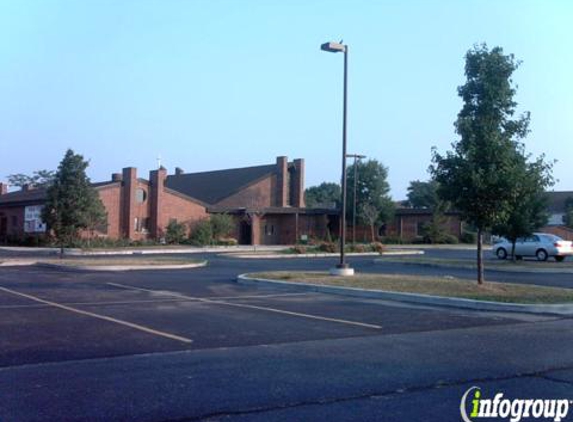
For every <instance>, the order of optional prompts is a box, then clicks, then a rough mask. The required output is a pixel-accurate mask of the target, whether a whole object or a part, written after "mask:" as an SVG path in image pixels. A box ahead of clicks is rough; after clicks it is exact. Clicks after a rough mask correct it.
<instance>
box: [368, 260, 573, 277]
mask: <svg viewBox="0 0 573 422" xmlns="http://www.w3.org/2000/svg"><path fill="white" fill-rule="evenodd" d="M374 263H375V264H382V263H386V264H404V265H417V266H420V267H432V268H458V269H462V270H477V266H476V265H473V264H472V265H464V264H460V265H457V264H448V263H440V262H407V261H392V260H385V259H384V258H379V259H375V260H374ZM485 269H486V270H488V271H499V272H502V273H531V274H573V268H554V267H553V268H524V267H521V268H503V267H501V268H500V267H497V266H493V267H492V266H488V265H487V264H485Z"/></svg>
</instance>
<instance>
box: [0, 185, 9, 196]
mask: <svg viewBox="0 0 573 422" xmlns="http://www.w3.org/2000/svg"><path fill="white" fill-rule="evenodd" d="M7 193H8V184H6V183H0V195H6V194H7Z"/></svg>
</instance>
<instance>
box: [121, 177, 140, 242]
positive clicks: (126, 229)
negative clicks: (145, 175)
mask: <svg viewBox="0 0 573 422" xmlns="http://www.w3.org/2000/svg"><path fill="white" fill-rule="evenodd" d="M122 179H123V182H122V186H121V226H120V227H121V230H120V231H121V234H122V235H123V236H124V237H125V238H127V239H133V235H134V234H135V189H136V186H137V169H136V168H135V167H126V168H124V169H123V171H122Z"/></svg>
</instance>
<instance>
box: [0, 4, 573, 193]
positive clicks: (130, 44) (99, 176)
mask: <svg viewBox="0 0 573 422" xmlns="http://www.w3.org/2000/svg"><path fill="white" fill-rule="evenodd" d="M0 7H1V9H0V156H1V158H2V160H1V167H0V168H1V173H0V180H2V179H5V177H6V176H7V175H8V174H12V173H31V172H32V171H34V170H37V169H44V168H46V169H54V168H56V167H57V165H58V163H59V161H60V159H61V158H62V156H63V154H64V152H65V150H66V148H68V147H70V148H73V149H74V150H75V151H77V152H79V153H82V154H83V155H84V156H85V157H86V158H88V159H90V160H91V166H90V168H89V175H90V176H91V178H92V180H94V181H101V180H106V179H107V178H108V177H109V175H110V173H112V172H116V171H119V170H120V169H121V168H122V167H126V166H135V167H138V169H139V172H140V173H139V174H140V175H141V176H142V177H147V175H148V171H149V170H150V169H153V168H155V167H156V165H157V164H156V163H157V161H156V157H157V156H158V155H159V154H160V155H161V157H162V163H163V164H164V165H165V166H166V167H167V168H168V170H169V171H170V172H171V171H173V169H174V167H175V166H180V167H182V168H184V169H185V170H186V171H188V172H195V171H204V170H213V169H219V168H228V167H244V166H250V165H257V164H266V163H269V162H274V160H275V157H276V156H277V155H288V156H289V158H298V157H302V158H305V159H306V163H307V172H306V176H307V183H306V184H307V186H311V185H314V184H318V183H320V182H322V181H338V180H339V179H340V163H339V157H340V152H341V98H342V89H341V88H342V55H335V54H328V53H324V52H321V51H320V49H319V45H320V44H321V43H322V42H325V41H329V40H335V41H338V40H340V39H341V38H343V39H344V42H345V43H347V44H348V45H349V46H350V55H349V63H350V65H349V152H358V153H362V154H366V155H367V156H369V157H372V158H376V159H378V160H379V161H381V162H382V163H383V164H384V165H386V166H388V167H389V171H390V176H389V181H390V184H391V188H392V194H393V196H394V198H395V199H402V198H404V197H405V194H406V188H407V186H408V184H409V182H410V181H411V180H415V179H421V180H425V179H427V177H428V175H427V172H426V169H427V167H428V165H429V161H430V150H431V147H432V146H437V147H438V149H439V150H440V151H445V150H446V149H447V148H449V145H450V143H451V142H452V141H454V140H456V135H455V133H454V130H453V122H454V120H455V119H456V115H457V113H458V111H459V109H460V107H461V102H460V100H459V99H458V97H457V94H456V87H457V86H458V85H460V84H461V83H463V80H464V76H463V65H464V54H465V52H466V51H467V50H468V49H469V48H470V47H471V46H472V45H473V44H474V43H481V42H486V43H487V44H488V45H489V46H490V47H491V46H496V45H499V46H501V47H503V48H504V51H505V52H507V53H514V54H515V56H516V57H517V58H518V59H520V60H522V61H523V64H522V66H521V68H520V69H519V70H518V71H517V73H516V74H515V78H514V80H515V82H516V83H517V84H518V85H519V88H518V96H517V101H518V102H519V104H520V110H529V111H531V115H532V125H531V130H532V131H531V133H530V135H529V136H528V138H527V140H526V145H527V148H528V150H529V151H530V152H532V153H533V154H534V155H538V154H541V153H543V152H544V153H546V155H547V157H548V158H555V159H558V160H559V162H558V163H557V164H556V166H555V169H554V174H555V176H556V177H557V178H558V179H560V182H559V183H558V184H557V185H556V186H555V189H556V190H573V165H572V161H571V157H573V123H572V119H573V2H572V1H569V0H561V1H559V0H553V1H552V0H539V1H527V0H515V1H512V0H504V1H496V0H481V1H472V0H463V1H462V0H455V1H454V0H449V1H448V0H440V1H438V0H434V1H431V0H427V1H423V0H419V1H414V0H404V1H398V0H395V1H374V0H370V1H356V0H355V1H332V0H331V1H312V0H301V1H278V0H276V1H273V0H268V1H256V0H253V1H241V0H226V1H223V0H209V1H207V0H204V1H198V0H197V1H192V0H187V1H185V0H155V1H151V0H149V1H146V0H131V1H130V0H122V1H119V0H77V1H73V0H62V1H56V0H36V1H33V0H0Z"/></svg>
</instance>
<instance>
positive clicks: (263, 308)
mask: <svg viewBox="0 0 573 422" xmlns="http://www.w3.org/2000/svg"><path fill="white" fill-rule="evenodd" d="M107 284H109V285H111V286H116V287H121V288H124V289H131V290H138V291H142V292H149V293H154V294H160V295H163V296H171V297H177V298H187V299H192V300H196V301H198V302H203V303H211V304H215V305H225V306H234V307H236V308H247V309H256V310H260V311H267V312H273V313H277V314H284V315H290V316H296V317H301V318H308V319H316V320H321V321H328V322H336V323H339V324H346V325H355V326H359V327H366V328H374V329H377V330H380V329H382V327H381V326H380V325H375V324H368V323H365V322H358V321H349V320H346V319H338V318H328V317H323V316H320V315H311V314H304V313H300V312H292V311H285V310H283V309H276V308H269V307H266V306H256V305H247V304H244V303H232V302H225V301H222V300H218V299H206V298H202V297H195V296H186V295H182V294H180V293H172V292H166V291H162V290H151V289H144V288H141V287H133V286H128V285H125V284H119V283H107Z"/></svg>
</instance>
